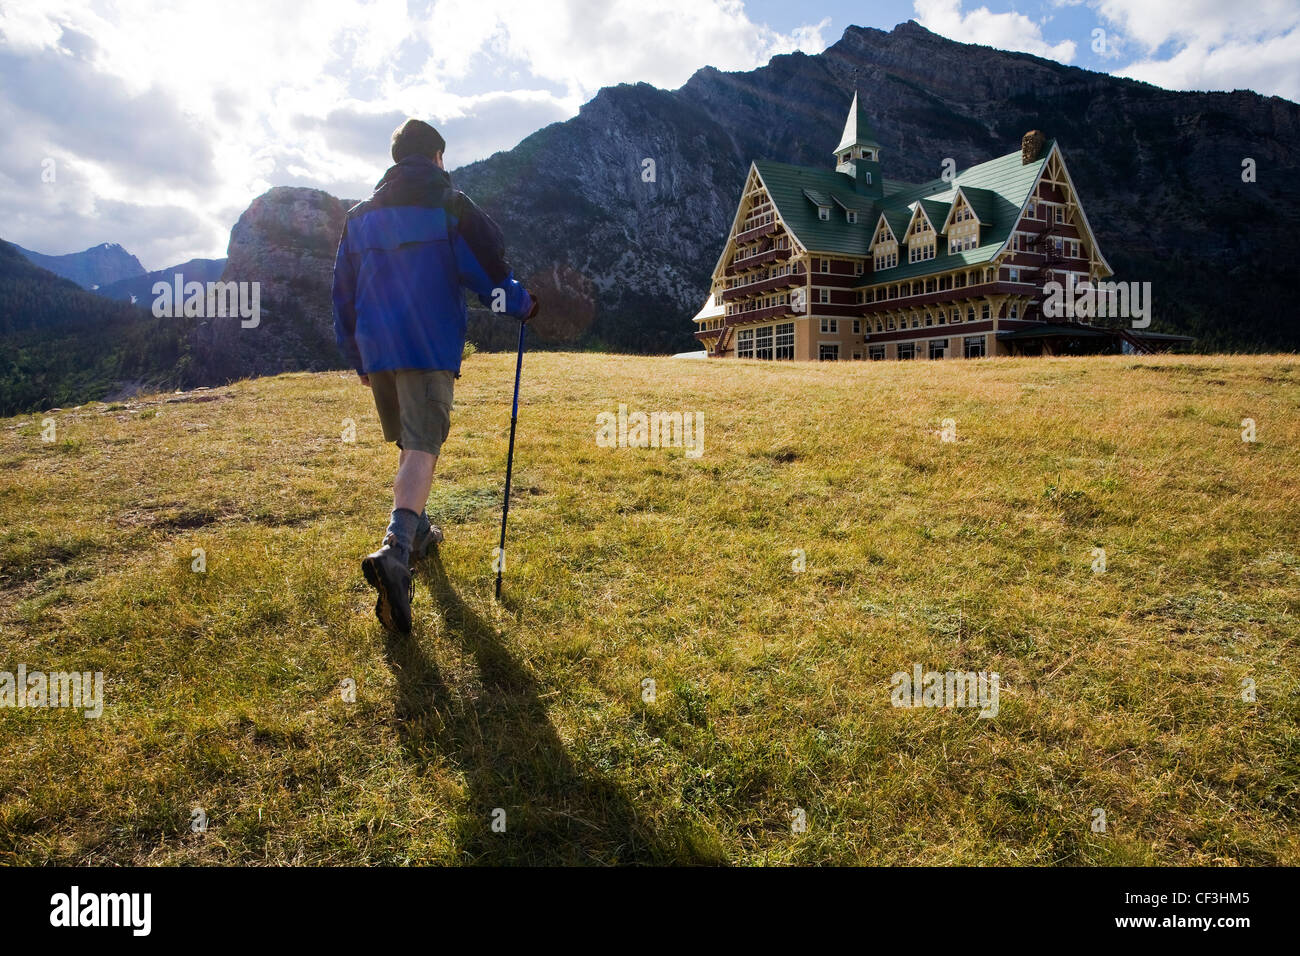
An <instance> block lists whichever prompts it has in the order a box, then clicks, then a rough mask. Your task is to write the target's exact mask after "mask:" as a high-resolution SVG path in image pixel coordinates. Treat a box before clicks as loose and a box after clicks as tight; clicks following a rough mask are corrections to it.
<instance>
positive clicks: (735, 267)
mask: <svg viewBox="0 0 1300 956" xmlns="http://www.w3.org/2000/svg"><path fill="white" fill-rule="evenodd" d="M789 258H790V250H789V249H777V248H775V247H772V248H770V249H762V250H760V251H758V252H755V253H751V254H750V255H748V256H746V257H745V258H743V259H735V260H733V261H732V263H731V265H729V266H727V268H726V269H725V270H723V271H724V274H726V275H729V276H734V275H739V274H740V273H742V272H744V271H745V270H746V269H755V268H757V267H759V266H765V265H768V264H769V263H773V262H784V261H785V260H786V259H789Z"/></svg>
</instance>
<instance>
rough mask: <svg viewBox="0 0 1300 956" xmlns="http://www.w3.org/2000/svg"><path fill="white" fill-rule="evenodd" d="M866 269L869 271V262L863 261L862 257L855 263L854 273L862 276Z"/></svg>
mask: <svg viewBox="0 0 1300 956" xmlns="http://www.w3.org/2000/svg"><path fill="white" fill-rule="evenodd" d="M866 271H867V264H866V263H865V262H863V261H862V260H861V259H859V260H858V261H857V262H855V263H853V274H854V275H855V276H860V275H862V273H864V272H866Z"/></svg>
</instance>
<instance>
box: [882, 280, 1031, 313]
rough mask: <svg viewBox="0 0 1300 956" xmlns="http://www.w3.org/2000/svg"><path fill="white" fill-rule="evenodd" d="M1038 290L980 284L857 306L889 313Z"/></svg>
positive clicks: (1021, 285)
mask: <svg viewBox="0 0 1300 956" xmlns="http://www.w3.org/2000/svg"><path fill="white" fill-rule="evenodd" d="M1039 291H1040V290H1039V288H1038V286H1037V285H1035V284H1034V283H1032V282H980V283H976V284H975V285H967V286H960V287H957V288H951V289H942V290H940V291H938V292H921V293H918V294H916V295H903V296H899V297H898V298H896V299H884V300H882V301H880V302H867V303H866V304H865V305H861V306H858V308H859V309H861V310H863V314H865V315H872V314H874V313H877V312H889V311H891V310H893V309H912V308H921V307H924V306H927V305H937V304H938V303H940V302H943V303H948V302H952V301H954V300H956V299H970V298H979V297H980V296H985V295H1038V293H1039Z"/></svg>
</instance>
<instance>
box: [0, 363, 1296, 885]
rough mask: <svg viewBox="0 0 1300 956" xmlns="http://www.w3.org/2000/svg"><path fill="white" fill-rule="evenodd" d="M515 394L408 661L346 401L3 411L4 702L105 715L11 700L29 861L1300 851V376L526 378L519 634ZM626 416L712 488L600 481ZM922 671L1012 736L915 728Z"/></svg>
mask: <svg viewBox="0 0 1300 956" xmlns="http://www.w3.org/2000/svg"><path fill="white" fill-rule="evenodd" d="M512 374H513V356H509V355H482V354H480V355H476V356H473V357H472V358H471V359H470V360H469V361H468V362H467V363H466V367H465V371H464V376H463V378H462V379H461V380H460V382H459V383H458V389H457V407H456V410H455V414H454V416H453V430H452V437H451V440H450V441H449V443H448V445H447V447H446V449H445V452H444V455H443V459H442V461H441V462H440V463H439V469H438V476H437V478H436V479H435V490H434V495H433V499H432V501H431V503H430V513H431V514H433V515H434V516H435V520H439V519H440V520H441V521H442V523H443V524H444V526H445V528H446V530H447V542H446V544H445V545H444V547H443V551H442V557H441V562H440V563H436V564H434V565H433V566H431V567H429V568H427V569H426V570H425V571H424V572H423V573H422V574H421V575H420V576H419V579H418V581H417V586H416V604H415V617H416V626H415V631H414V634H413V635H412V637H411V638H410V639H409V640H394V639H389V638H386V637H385V636H384V635H383V633H382V632H381V630H380V629H379V627H378V625H377V624H376V622H375V621H374V618H373V615H372V613H371V607H372V604H373V594H372V592H370V591H369V590H368V589H367V588H366V587H365V585H364V583H363V582H362V580H361V576H360V574H359V572H358V559H359V558H360V556H361V555H363V554H364V553H365V552H366V551H368V550H370V548H371V547H373V546H374V545H375V544H376V543H377V541H378V538H379V536H380V534H381V533H382V530H383V526H384V521H385V518H386V514H387V508H388V484H389V481H390V479H391V470H392V467H393V465H394V458H395V453H394V452H393V451H392V449H391V448H389V447H386V446H384V445H383V443H382V440H381V438H380V435H379V432H378V424H377V421H376V418H375V414H374V411H373V408H372V407H371V406H370V403H369V395H368V392H367V391H366V390H364V389H362V388H360V387H359V386H358V385H357V384H356V383H355V381H354V380H353V379H351V378H349V377H347V376H343V375H339V374H321V375H286V376H281V377H278V378H271V379H262V380H255V381H248V382H240V383H237V384H235V385H233V386H230V387H228V388H222V389H214V390H212V391H210V392H197V393H190V394H188V395H184V396H180V395H177V396H167V395H164V396H155V397H151V398H149V399H146V400H144V401H143V402H141V403H137V404H132V405H128V406H105V405H101V404H91V405H87V406H83V407H80V408H77V409H68V410H62V411H58V412H53V413H49V415H48V416H47V415H44V414H39V415H34V416H20V417H18V418H14V419H9V420H7V421H0V528H2V529H3V530H2V531H0V640H2V643H3V648H4V659H3V660H0V670H11V671H12V670H14V669H16V667H17V665H18V664H19V663H23V664H26V665H27V667H28V668H29V669H45V670H73V669H75V670H79V671H88V670H102V671H103V672H104V674H105V679H106V697H107V704H106V710H105V714H104V716H103V717H102V718H100V719H98V720H93V719H92V720H88V719H84V718H82V717H80V716H78V715H74V714H72V713H69V712H66V711H38V710H0V862H21V863H43V862H65V863H69V862H75V863H95V862H139V863H180V862H188V863H208V862H213V863H215V862H240V863H263V862H265V863H345V862H346V863H405V862H416V863H460V862H612V861H629V862H630V861H659V862H688V861H726V862H731V863H741V864H758V863H788V862H796V863H806V862H834V863H855V862H856V863H873V864H874V863H922V864H940V863H963V864H970V863H1009V864H1017V863H1034V864H1049V863H1070V864H1111V863H1171V864H1194V863H1242V864H1247V863H1289V864H1296V863H1298V862H1300V846H1298V841H1297V836H1296V827H1295V825H1296V806H1297V787H1298V786H1300V766H1298V761H1297V752H1298V747H1297V744H1298V742H1300V730H1298V729H1297V728H1298V725H1300V720H1298V717H1300V707H1298V706H1297V701H1298V694H1297V686H1300V685H1298V683H1297V678H1298V677H1300V675H1298V674H1297V669H1298V668H1297V654H1296V650H1297V633H1298V631H1300V628H1298V627H1297V608H1298V606H1300V544H1298V543H1297V529H1300V451H1297V448H1298V442H1300V362H1297V360H1296V359H1295V358H1291V357H1192V358H1188V357H1164V358H1140V359H1139V358H1124V357H1108V358H1089V359H1060V360H1023V361H1022V360H994V361H978V362H913V363H862V364H849V363H843V364H835V365H816V366H807V365H787V364H782V365H772V364H760V363H736V362H729V363H717V362H710V363H703V362H692V361H684V360H670V359H651V358H635V357H620V356H612V357H611V356H602V355H572V354H531V355H529V356H528V357H527V359H526V360H525V363H524V392H523V396H524V397H523V406H522V408H521V412H520V430H519V440H518V446H517V453H516V477H515V490H516V498H515V501H514V503H513V505H512V508H511V530H510V552H509V553H510V559H511V560H510V566H509V568H508V573H507V579H506V594H507V597H506V601H505V602H504V605H502V606H497V605H495V604H494V603H493V601H492V600H491V584H492V569H491V551H492V548H493V546H494V545H495V544H496V534H497V521H498V520H499V507H500V502H499V497H498V495H499V490H500V487H501V480H502V473H503V470H504V461H505V440H506V435H507V433H508V428H509V405H508V403H509V397H510V389H511V384H512ZM620 403H625V404H627V405H628V406H629V407H630V408H632V409H633V410H637V409H640V410H643V411H674V410H676V411H698V412H700V413H702V415H703V419H704V429H705V431H704V440H705V448H704V454H703V456H702V457H701V458H700V459H698V460H691V459H688V458H686V457H685V456H684V455H683V454H682V452H681V451H680V450H678V449H626V448H624V449H606V448H599V447H597V445H596V442H595V432H596V424H595V421H596V415H597V414H598V413H600V412H603V411H614V410H615V409H616V408H617V406H618V405H619V404H620ZM45 417H50V418H53V419H54V420H55V423H56V426H57V438H56V440H55V441H54V442H50V443H46V442H43V441H42V440H41V437H40V431H41V420H42V419H43V418H45ZM1245 418H1251V419H1253V420H1254V421H1255V422H1256V428H1257V439H1258V440H1257V441H1255V442H1253V443H1248V442H1244V441H1243V440H1242V437H1241V431H1242V420H1243V419H1245ZM345 419H352V420H353V421H354V422H355V423H356V441H355V443H347V442H344V441H342V440H341V435H342V433H343V431H344V428H345ZM944 419H953V423H954V425H955V437H956V440H955V441H952V442H945V441H942V440H941V431H942V423H943V420H944ZM195 548H202V549H204V550H205V552H206V562H207V570H206V572H204V573H195V572H193V571H192V570H191V562H192V561H193V557H192V552H193V549H195ZM1095 548H1103V549H1105V553H1106V571H1105V572H1104V573H1095V572H1094V571H1093V563H1094V549H1095ZM796 549H801V550H802V551H803V552H804V553H805V554H806V562H807V563H806V570H805V571H804V572H803V573H796V572H795V571H794V570H793V567H792V562H793V558H794V556H793V552H794V551H795V550H796ZM913 664H921V665H922V666H924V667H925V668H927V669H935V670H948V669H958V670H977V671H996V672H998V673H999V675H1000V680H1001V700H1000V709H999V712H998V714H997V716H996V717H994V718H992V719H987V720H986V719H980V718H978V717H977V716H976V714H975V712H973V711H971V710H968V709H933V708H924V709H902V708H894V707H892V706H891V705H890V693H889V691H890V678H891V675H892V674H893V673H894V672H896V671H909V670H910V669H911V667H912V665H913ZM647 678H648V679H651V680H653V681H654V682H655V688H656V690H657V694H656V697H655V700H654V701H653V702H646V701H645V700H643V699H642V687H643V681H644V680H646V679H647ZM1245 679H1250V680H1252V681H1253V682H1254V684H1255V687H1256V694H1257V699H1256V700H1255V701H1254V702H1248V701H1245V700H1243V695H1242V689H1243V680H1245ZM346 680H351V681H355V684H356V701H355V703H350V702H348V701H346V700H345V699H344V695H343V694H342V692H341V689H340V688H341V685H342V682H344V681H346ZM497 808H500V809H503V810H504V811H505V820H506V829H505V832H504V833H499V832H494V831H493V828H492V823H493V811H494V810H495V809H497ZM796 808H799V809H802V810H803V811H804V813H805V815H806V820H807V829H806V832H802V833H798V832H792V829H793V828H792V825H791V812H792V811H793V810H795V809H796ZM196 809H202V810H203V811H204V812H205V813H206V815H207V818H208V820H209V826H208V829H207V831H206V832H192V830H191V819H192V814H193V812H194V811H195V810H196ZM1097 809H1101V810H1103V811H1104V812H1105V815H1106V821H1107V827H1106V831H1105V832H1104V833H1099V832H1094V831H1093V828H1092V824H1093V820H1094V811H1095V810H1097Z"/></svg>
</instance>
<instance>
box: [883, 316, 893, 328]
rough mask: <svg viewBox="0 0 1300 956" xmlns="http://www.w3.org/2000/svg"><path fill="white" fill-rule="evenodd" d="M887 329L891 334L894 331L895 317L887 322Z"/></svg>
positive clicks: (891, 317)
mask: <svg viewBox="0 0 1300 956" xmlns="http://www.w3.org/2000/svg"><path fill="white" fill-rule="evenodd" d="M885 328H887V329H888V330H889V331H891V332H892V331H894V317H893V316H892V315H891V316H890V317H889V318H888V319H887V320H886V321H885Z"/></svg>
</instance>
